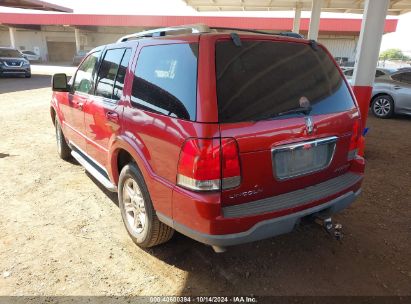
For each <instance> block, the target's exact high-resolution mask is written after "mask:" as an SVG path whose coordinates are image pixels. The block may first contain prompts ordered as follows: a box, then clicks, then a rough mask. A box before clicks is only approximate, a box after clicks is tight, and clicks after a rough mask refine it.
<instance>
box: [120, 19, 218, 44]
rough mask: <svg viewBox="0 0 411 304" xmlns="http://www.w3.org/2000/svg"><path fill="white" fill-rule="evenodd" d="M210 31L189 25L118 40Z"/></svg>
mask: <svg viewBox="0 0 411 304" xmlns="http://www.w3.org/2000/svg"><path fill="white" fill-rule="evenodd" d="M209 31H210V28H209V27H208V26H207V25H205V24H201V23H199V24H189V25H181V26H170V27H164V28H158V29H153V30H148V31H143V32H138V33H134V34H130V35H126V36H123V37H121V38H120V39H118V40H117V43H118V42H124V41H128V40H134V39H141V38H147V37H162V36H168V35H178V34H185V33H187V32H188V33H192V34H199V33H207V32H209Z"/></svg>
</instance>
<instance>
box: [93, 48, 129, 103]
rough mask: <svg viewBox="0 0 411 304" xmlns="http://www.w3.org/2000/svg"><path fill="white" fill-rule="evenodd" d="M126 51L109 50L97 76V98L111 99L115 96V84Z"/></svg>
mask: <svg viewBox="0 0 411 304" xmlns="http://www.w3.org/2000/svg"><path fill="white" fill-rule="evenodd" d="M124 52H125V49H123V48H122V49H112V50H107V52H106V53H105V55H104V59H103V61H102V62H101V65H100V70H99V71H98V76H97V85H96V91H95V95H96V96H102V97H105V98H109V99H111V98H112V96H113V90H114V82H115V80H116V77H117V73H118V70H119V66H120V62H121V60H122V59H123V55H124Z"/></svg>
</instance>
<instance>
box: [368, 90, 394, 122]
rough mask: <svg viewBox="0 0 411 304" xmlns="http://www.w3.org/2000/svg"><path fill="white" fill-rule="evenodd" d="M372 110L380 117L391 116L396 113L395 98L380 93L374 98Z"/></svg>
mask: <svg viewBox="0 0 411 304" xmlns="http://www.w3.org/2000/svg"><path fill="white" fill-rule="evenodd" d="M371 111H372V113H373V114H374V116H376V117H378V118H390V117H392V116H393V114H394V100H393V99H392V97H391V96H389V95H379V96H377V97H375V98H374V99H373V101H372V103H371Z"/></svg>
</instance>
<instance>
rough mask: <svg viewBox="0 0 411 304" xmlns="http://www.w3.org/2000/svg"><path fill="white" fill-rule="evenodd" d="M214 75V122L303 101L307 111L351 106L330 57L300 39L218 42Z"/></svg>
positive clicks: (268, 114)
mask: <svg viewBox="0 0 411 304" xmlns="http://www.w3.org/2000/svg"><path fill="white" fill-rule="evenodd" d="M216 78H217V98H218V113H219V121H220V122H240V121H256V120H264V119H271V118H275V117H276V116H278V115H279V114H280V113H282V112H286V111H289V110H291V109H296V108H299V107H301V106H307V105H310V106H311V112H310V114H312V115H316V114H329V113H335V112H341V111H346V110H349V109H352V108H353V107H354V102H353V100H352V97H351V94H350V92H349V90H348V88H347V86H346V84H345V82H344V81H343V79H342V77H341V75H340V73H339V71H338V69H337V67H336V66H335V65H334V62H333V61H332V60H331V59H330V57H329V56H328V55H327V53H326V52H325V51H324V50H323V49H322V47H319V46H318V47H315V48H314V47H311V46H310V45H309V44H305V43H297V42H272V41H250V40H248V41H247V40H242V43H241V46H236V45H235V44H234V43H233V42H232V41H218V42H217V43H216ZM289 115H301V114H289ZM281 117H285V116H281Z"/></svg>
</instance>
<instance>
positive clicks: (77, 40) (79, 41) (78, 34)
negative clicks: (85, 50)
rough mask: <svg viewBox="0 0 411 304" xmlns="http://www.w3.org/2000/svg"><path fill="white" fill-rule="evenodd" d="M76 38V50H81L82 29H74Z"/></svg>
mask: <svg viewBox="0 0 411 304" xmlns="http://www.w3.org/2000/svg"><path fill="white" fill-rule="evenodd" d="M74 38H75V39H76V52H77V53H78V52H79V51H80V50H81V40H80V29H78V28H75V29H74Z"/></svg>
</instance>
